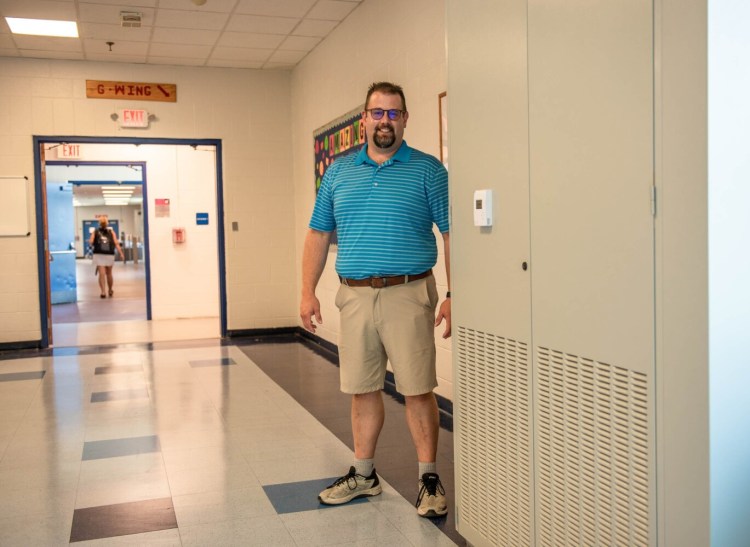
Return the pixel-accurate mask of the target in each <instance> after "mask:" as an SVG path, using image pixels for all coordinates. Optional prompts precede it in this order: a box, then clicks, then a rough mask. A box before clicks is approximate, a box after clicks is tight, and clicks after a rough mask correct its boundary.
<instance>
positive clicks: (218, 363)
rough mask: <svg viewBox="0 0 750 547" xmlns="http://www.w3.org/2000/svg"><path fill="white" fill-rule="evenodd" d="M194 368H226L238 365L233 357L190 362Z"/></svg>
mask: <svg viewBox="0 0 750 547" xmlns="http://www.w3.org/2000/svg"><path fill="white" fill-rule="evenodd" d="M188 362H189V363H190V366H191V367H193V368H199V367H226V366H229V365H236V364H237V363H235V362H234V359H232V358H231V357H222V358H221V359H201V360H199V361H188Z"/></svg>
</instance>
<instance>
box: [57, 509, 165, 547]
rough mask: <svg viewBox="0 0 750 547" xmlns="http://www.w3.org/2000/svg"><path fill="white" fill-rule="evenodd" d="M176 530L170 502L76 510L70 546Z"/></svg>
mask: <svg viewBox="0 0 750 547" xmlns="http://www.w3.org/2000/svg"><path fill="white" fill-rule="evenodd" d="M171 528H177V517H176V516H175V512H174V506H173V504H172V498H162V499H157V500H147V501H135V502H131V503H118V504H116V505H103V506H101V507H87V508H85V509H76V510H75V512H74V513H73V526H72V528H71V531H70V542H71V543H73V542H76V541H87V540H92V539H102V538H110V537H117V536H127V535H131V534H143V533H145V532H156V531H157V530H169V529H171Z"/></svg>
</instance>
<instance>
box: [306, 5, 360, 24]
mask: <svg viewBox="0 0 750 547" xmlns="http://www.w3.org/2000/svg"><path fill="white" fill-rule="evenodd" d="M358 5H359V4H357V3H356V2H343V1H342V0H320V1H319V2H318V3H317V4H315V7H314V8H313V9H311V10H310V12H309V13H308V14H307V15H306V17H307V18H309V19H325V20H328V21H343V20H344V19H345V18H346V16H347V15H349V14H350V13H351V12H352V10H353V9H354V8H356V7H357V6H358Z"/></svg>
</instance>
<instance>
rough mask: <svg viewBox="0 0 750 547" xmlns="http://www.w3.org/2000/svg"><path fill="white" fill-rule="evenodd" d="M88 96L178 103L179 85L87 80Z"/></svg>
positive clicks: (90, 97) (92, 97) (91, 97)
mask: <svg viewBox="0 0 750 547" xmlns="http://www.w3.org/2000/svg"><path fill="white" fill-rule="evenodd" d="M86 97H88V98H89V99H130V100H132V101H162V102H167V103H176V102H177V85H176V84H152V83H145V82H108V81H102V80H86Z"/></svg>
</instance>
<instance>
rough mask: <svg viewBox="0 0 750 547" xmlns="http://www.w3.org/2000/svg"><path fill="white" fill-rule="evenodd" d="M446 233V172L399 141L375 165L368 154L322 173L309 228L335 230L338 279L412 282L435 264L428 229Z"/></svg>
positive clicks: (346, 158)
mask: <svg viewBox="0 0 750 547" xmlns="http://www.w3.org/2000/svg"><path fill="white" fill-rule="evenodd" d="M433 223H434V224H436V225H437V227H438V230H439V231H440V232H441V233H445V232H447V231H448V227H449V226H448V172H447V171H446V169H445V167H444V166H443V164H442V163H440V161H438V160H437V159H436V158H434V157H433V156H430V155H429V154H425V153H424V152H420V151H419V150H416V149H414V148H410V147H409V146H407V144H406V141H404V142H403V143H402V144H401V146H400V147H399V149H398V150H397V151H396V153H395V154H394V155H393V156H392V157H391V158H389V159H388V160H387V161H386V162H385V163H383V164H382V165H378V164H377V163H376V162H374V161H373V160H371V159H370V158H369V156H368V155H367V145H365V146H364V147H363V148H362V149H361V150H360V151H359V153H357V154H349V155H348V156H344V157H342V158H338V159H337V160H336V161H335V162H334V163H333V164H332V165H331V166H330V167H329V168H328V170H327V171H326V173H325V175H324V176H323V181H322V183H321V185H320V190H319V191H318V197H317V199H316V200H315V208H314V209H313V214H312V219H311V220H310V228H312V229H313V230H318V231H321V232H332V231H333V230H337V235H338V246H339V248H338V256H337V258H336V272H337V273H338V274H339V275H340V276H342V277H348V278H351V279H363V278H365V277H371V276H388V275H403V274H407V275H414V274H418V273H421V272H424V271H426V270H429V269H430V268H431V267H433V266H434V265H435V263H436V262H437V244H436V242H435V235H434V233H433V231H432V225H433Z"/></svg>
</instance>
